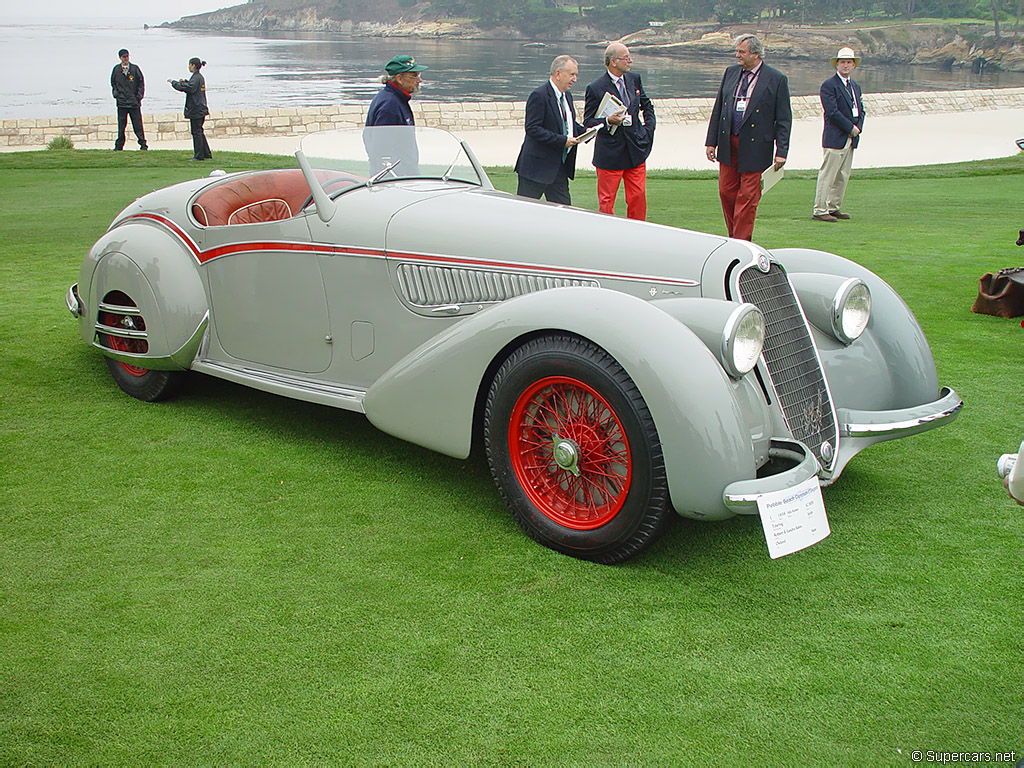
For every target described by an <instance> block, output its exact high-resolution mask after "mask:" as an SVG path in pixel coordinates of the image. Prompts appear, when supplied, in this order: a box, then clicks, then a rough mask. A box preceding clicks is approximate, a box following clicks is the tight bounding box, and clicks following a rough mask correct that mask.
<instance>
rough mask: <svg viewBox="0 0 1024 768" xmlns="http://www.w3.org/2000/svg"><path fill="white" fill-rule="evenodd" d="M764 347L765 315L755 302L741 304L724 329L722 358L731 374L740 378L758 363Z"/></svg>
mask: <svg viewBox="0 0 1024 768" xmlns="http://www.w3.org/2000/svg"><path fill="white" fill-rule="evenodd" d="M762 347H764V315H762V314H761V310H759V309H758V308H757V307H755V306H754V305H753V304H741V305H740V306H738V307H737V308H736V311H735V312H733V313H732V315H731V316H730V317H729V322H727V323H726V324H725V329H724V330H723V331H722V352H723V354H722V360H723V361H724V362H725V366H726V368H727V369H728V371H729V374H730V375H731V376H734V377H735V378H739V377H740V376H743V375H744V374H745V373H747V372H748V371H749V370H750V369H751V368H753V367H754V366H755V365H757V358H759V357H760V356H761V349H762Z"/></svg>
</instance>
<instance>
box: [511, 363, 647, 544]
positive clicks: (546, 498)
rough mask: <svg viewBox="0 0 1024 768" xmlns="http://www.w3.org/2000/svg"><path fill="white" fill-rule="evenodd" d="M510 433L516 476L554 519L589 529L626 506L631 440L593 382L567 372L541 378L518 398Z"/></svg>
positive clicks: (564, 523) (629, 476)
mask: <svg viewBox="0 0 1024 768" xmlns="http://www.w3.org/2000/svg"><path fill="white" fill-rule="evenodd" d="M508 440H509V446H510V454H511V457H512V467H513V469H514V470H515V473H516V477H517V479H518V480H519V482H520V484H521V485H522V486H523V488H524V489H525V490H526V493H527V495H528V496H529V497H530V499H531V501H533V503H534V504H535V505H536V506H537V508H538V509H539V510H540V511H541V512H542V513H543V514H545V515H547V516H548V517H550V518H551V519H552V520H554V521H555V522H557V523H559V524H560V525H564V526H566V527H568V528H574V529H577V530H589V529H593V528H597V527H599V526H601V525H604V524H605V523H606V522H608V520H610V519H611V518H612V517H614V516H615V515H616V514H617V513H618V512H619V510H620V509H622V505H623V504H624V503H625V500H626V495H627V492H628V490H629V483H630V479H631V477H632V469H631V467H632V465H631V461H630V453H629V441H628V440H627V439H626V435H625V431H624V429H623V427H622V423H621V422H620V421H619V418H618V416H616V414H615V412H614V411H613V410H612V409H611V406H609V405H608V403H607V401H606V400H605V399H604V398H603V397H601V395H600V394H598V393H597V392H596V391H595V390H594V389H593V388H592V387H589V386H587V385H586V384H584V383H583V382H581V381H579V380H577V379H573V378H570V377H567V376H552V377H547V378H544V379H541V380H539V381H537V382H536V383H535V384H534V385H533V386H531V387H530V388H528V389H527V390H526V391H524V392H523V394H522V395H521V396H520V397H519V400H518V401H517V402H516V405H515V408H514V409H513V411H512V419H511V421H510V422H509V434H508Z"/></svg>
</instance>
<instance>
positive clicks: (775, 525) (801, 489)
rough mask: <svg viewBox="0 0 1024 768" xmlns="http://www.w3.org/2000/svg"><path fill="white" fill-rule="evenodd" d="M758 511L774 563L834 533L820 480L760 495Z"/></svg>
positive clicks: (808, 480)
mask: <svg viewBox="0 0 1024 768" xmlns="http://www.w3.org/2000/svg"><path fill="white" fill-rule="evenodd" d="M757 511H758V512H759V513H760V514H761V526H762V527H763V528H764V537H765V540H766V541H767V542H768V554H769V555H771V558H772V560H774V559H775V558H778V557H782V556H783V555H791V554H793V553H794V552H798V551H800V550H801V549H805V548H807V547H809V546H811V544H817V543H818V542H819V541H821V540H822V539H824V538H825V537H826V536H828V535H829V534H830V533H832V530H831V529H830V528H829V527H828V518H827V517H826V516H825V502H824V500H823V499H822V498H821V486H820V485H819V484H818V478H816V477H809V478H808V479H807V480H805V481H804V482H802V483H800V485H796V486H793V487H792V488H787V489H785V490H784V491H772V492H771V493H766V494H764V495H763V496H760V497H759V498H758V500H757Z"/></svg>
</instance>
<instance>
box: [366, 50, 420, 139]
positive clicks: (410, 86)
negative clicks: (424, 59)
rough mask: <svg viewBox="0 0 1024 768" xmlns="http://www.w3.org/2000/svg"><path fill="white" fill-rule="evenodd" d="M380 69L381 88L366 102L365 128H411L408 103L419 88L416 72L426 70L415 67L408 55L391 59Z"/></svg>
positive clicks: (414, 62)
mask: <svg viewBox="0 0 1024 768" xmlns="http://www.w3.org/2000/svg"><path fill="white" fill-rule="evenodd" d="M384 69H385V71H386V72H387V74H386V75H382V76H381V82H382V83H384V87H383V88H381V89H380V91H379V92H378V93H377V95H376V96H374V97H373V101H371V102H370V109H369V111H368V112H367V113H366V125H367V126H368V127H369V126H374V125H415V124H416V123H415V121H414V120H413V117H412V108H411V107H410V106H409V100H410V99H411V98H412V95H413V94H414V93H416V91H418V90H419V89H420V83H421V82H422V80H421V76H420V72H422V71H423V70H425V69H426V67H425V66H423V65H422V64H417V63H416V59H414V58H413V57H412V56H395V57H394V58H393V59H391V61H389V62H388V63H387V64H386V65H385V67H384Z"/></svg>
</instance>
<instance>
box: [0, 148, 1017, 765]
mask: <svg viewBox="0 0 1024 768" xmlns="http://www.w3.org/2000/svg"><path fill="white" fill-rule="evenodd" d="M274 163H277V164H285V165H290V162H289V161H288V159H287V158H283V159H282V158H268V157H254V156H251V155H234V154H230V153H220V155H219V156H218V158H217V160H216V162H215V163H214V164H213V165H215V166H216V167H223V168H225V169H227V170H235V169H241V168H251V167H262V166H264V165H268V164H274ZM194 166H195V164H188V163H186V162H185V161H184V158H183V156H182V153H166V152H157V151H152V152H149V153H148V154H146V155H143V154H142V153H128V152H124V153H119V154H116V155H115V154H113V153H110V152H99V151H80V150H79V151H73V152H70V153H54V152H39V153H24V154H23V153H18V154H8V155H0V184H2V189H3V190H4V193H3V196H2V198H0V216H2V219H3V222H4V224H3V238H2V240H0V254H2V255H0V285H2V286H3V289H2V294H0V295H2V296H3V303H2V310H0V311H2V315H0V317H2V320H3V322H2V324H0V351H2V354H3V362H2V363H0V451H2V456H3V457H2V459H0V764H5V765H12V764H13V765H20V764H29V765H41V764H65V765H66V764H75V765H80V764H108V763H132V764H138V763H143V764H169V765H173V764H178V765H194V764H265V763H271V762H272V763H286V764H293V763H304V764H310V763H312V764H338V763H341V764H354V763H376V764H417V765H419V764H459V763H482V764H501V765H507V764H515V765H535V764H536V765H543V764H576V765H584V764H586V765H603V764H612V765H623V764H629V765H647V764H657V765H695V766H696V765H723V766H732V765H746V764H749V763H751V762H754V763H757V764H765V765H782V766H797V765H800V766H803V765H851V766H876V765H878V766H885V765H911V764H912V763H911V762H910V759H909V756H910V753H911V752H912V751H913V750H915V749H920V750H929V749H931V750H940V751H965V750H967V751H975V750H980V751H992V752H995V751H1004V752H1005V751H1010V750H1017V758H1016V759H1020V757H1022V756H1024V733H1022V722H1024V673H1022V665H1021V654H1022V647H1021V643H1022V641H1021V638H1022V637H1024V619H1022V611H1021V605H1022V604H1024V588H1022V579H1021V577H1020V571H1021V551H1022V541H1024V509H1021V508H1019V507H1017V506H1015V505H1013V504H1012V503H1011V502H1010V501H1009V500H1008V499H1007V498H1006V496H1005V494H1004V492H1003V491H1002V488H1001V486H1000V484H999V481H998V479H997V478H996V477H995V473H994V468H995V460H996V458H997V456H998V455H999V454H1000V453H1002V452H1006V451H1011V450H1015V449H1016V446H1017V444H1018V442H1019V440H1020V439H1021V438H1022V437H1024V419H1022V418H1021V416H1022V414H1024V389H1022V387H1021V346H1022V341H1024V330H1022V329H1021V327H1020V322H1019V321H1014V320H999V319H996V318H991V317H982V316H978V315H973V314H971V313H970V311H969V308H970V305H971V302H972V300H973V298H974V296H975V293H976V290H977V278H978V277H979V276H980V275H981V274H982V273H984V272H986V271H993V270H995V269H998V268H1000V267H1004V266H1013V265H1016V264H1020V263H1024V249H1016V250H1015V248H1014V246H1013V241H1014V239H1015V237H1016V230H1017V228H1018V226H1020V225H1021V224H1022V223H1024V220H1022V218H1021V216H1020V210H1021V207H1020V201H1021V196H1022V193H1024V184H1022V181H1024V160H1022V159H1021V158H1020V157H1017V158H1009V159H1006V160H998V161H988V162H985V163H972V164H963V165H956V166H941V167H934V168H915V169H900V170H891V171H882V170H875V171H868V170H856V169H855V170H854V174H853V179H852V181H851V183H850V189H849V193H848V196H847V205H846V206H845V208H846V210H848V211H849V212H850V213H851V214H852V216H853V218H852V219H851V220H850V221H847V222H840V223H837V224H822V223H819V222H814V221H811V219H810V213H811V202H812V198H813V193H814V175H813V174H812V173H798V172H794V173H791V174H789V175H788V176H787V179H786V180H785V182H784V183H783V184H780V185H779V186H778V187H776V188H775V189H773V190H772V191H771V193H769V195H767V196H766V197H765V199H764V201H763V203H762V206H761V211H760V215H759V217H758V222H757V226H756V228H755V237H757V238H758V240H759V242H761V243H762V244H764V245H766V246H768V247H777V246H811V247H818V248H821V249H824V250H829V251H834V252H837V253H841V254H843V255H845V256H848V257H850V258H852V259H854V260H856V261H858V262H860V263H863V264H864V265H866V266H867V267H869V268H871V269H873V270H874V271H876V272H878V273H879V274H880V275H881V276H882V277H883V278H884V279H886V280H887V281H888V282H889V283H890V284H892V285H893V286H894V287H895V288H896V289H897V290H898V291H899V292H900V293H901V295H902V296H903V297H904V298H905V300H906V301H907V302H908V304H909V305H910V307H911V308H912V309H913V311H914V313H915V314H916V315H917V317H918V318H919V320H920V321H921V323H922V325H923V326H924V329H925V331H926V333H927V335H928V338H929V340H930V342H931V345H932V350H933V352H934V354H935V357H936V361H937V364H938V368H939V372H940V381H941V382H942V383H944V384H949V385H951V386H953V387H955V388H956V389H957V390H958V391H959V392H960V394H961V395H962V396H963V397H964V400H965V401H966V407H965V409H964V411H963V412H962V414H961V417H960V418H959V419H958V420H957V421H956V422H955V423H954V424H953V425H951V426H949V427H947V428H945V429H941V430H936V431H933V432H930V433H927V434H924V435H921V436H919V437H915V438H910V439H907V440H900V441H894V442H891V443H885V444H882V445H879V446H875V447H873V448H871V449H869V450H868V451H866V452H865V453H863V454H861V455H860V456H858V457H857V458H856V459H855V460H854V461H853V463H852V464H851V465H850V466H849V467H848V469H847V471H846V472H845V473H844V475H843V477H842V478H841V479H840V480H839V481H838V482H837V483H836V484H835V485H833V486H832V487H830V488H828V489H825V491H824V498H825V504H826V507H827V509H828V514H829V519H830V522H831V526H832V530H833V533H832V535H831V536H830V537H829V538H828V539H826V540H825V541H823V542H821V543H820V544H818V545H816V546H814V547H812V548H810V549H808V550H805V551H803V552H800V553H798V554H795V555H793V556H790V557H787V558H783V559H780V560H777V561H772V560H770V559H769V558H768V555H767V550H766V546H765V542H764V538H763V535H762V533H761V528H760V524H759V523H758V521H757V519H756V518H736V519H733V520H730V521H726V522H721V523H695V522H691V521H683V520H680V521H679V523H678V524H677V525H675V526H674V527H673V528H672V530H671V531H670V532H669V533H668V535H667V536H666V537H665V538H664V539H663V540H662V541H661V542H660V543H659V544H658V545H656V546H655V547H654V548H653V550H651V551H650V552H648V553H646V554H645V555H643V556H641V557H639V558H637V559H635V560H633V561H631V562H629V563H627V564H625V565H623V566H617V567H602V566H597V565H592V564H588V563H584V562H580V561H576V560H573V559H571V558H568V557H564V556H560V555H557V554H555V553H553V552H550V551H548V550H546V549H544V548H542V547H540V546H538V545H537V544H535V543H533V542H532V541H531V540H529V539H528V538H527V537H526V536H524V535H523V534H522V533H521V532H520V531H519V529H518V528H517V526H516V525H515V523H514V522H513V521H512V519H511V517H510V516H509V515H508V514H507V513H506V511H505V510H504V509H503V508H502V505H501V503H500V501H499V499H498V495H497V493H496V492H495V490H494V489H493V486H492V484H491V481H490V478H489V476H488V473H487V470H486V466H485V463H484V462H483V461H482V460H481V459H480V458H479V457H474V458H473V459H471V460H469V461H467V462H460V461H456V460H453V459H449V458H446V457H443V456H439V455H437V454H433V453H430V452H428V451H426V450H424V449H420V448H418V447H416V446H413V445H409V444H406V443H403V442H400V441H398V440H396V439H393V438H391V437H389V436H387V435H384V434H382V433H380V432H377V431H376V430H374V429H373V428H372V427H370V426H369V424H368V423H367V422H366V421H365V419H363V418H362V417H360V416H358V415H356V414H351V413H347V412H343V411H338V410H332V409H328V408H323V407H319V406H314V405H309V404H304V403H297V402H292V401H288V400H285V399H282V398H278V397H274V396H271V395H267V394H263V393H260V392H255V391H252V390H248V389H244V388H241V387H238V386H235V385H232V384H229V383H226V382H222V381H219V380H216V379H212V378H208V377H202V376H198V375H196V376H193V377H192V378H191V379H190V383H189V386H188V388H187V389H186V391H185V393H184V394H183V395H182V396H181V397H179V398H178V399H176V400H174V401H172V402H169V403H164V404H159V405H150V404H145V403H141V402H138V401H135V400H133V399H131V398H128V397H127V396H125V395H122V394H121V393H120V391H119V390H117V388H116V387H115V386H114V384H113V382H112V381H111V379H110V377H109V375H108V373H107V370H106V367H105V366H104V364H103V362H102V360H101V359H100V358H98V357H97V356H95V355H94V354H92V353H91V352H90V351H89V350H88V349H87V348H86V346H85V345H84V344H82V342H81V341H80V339H79V338H78V335H77V332H76V330H75V326H74V322H73V321H72V319H71V317H70V316H69V315H68V313H67V310H66V309H65V308H64V304H63V297H64V292H65V291H66V289H67V287H68V285H69V284H71V283H72V282H74V281H75V280H76V279H77V276H78V267H79V264H80V261H81V258H82V256H83V255H84V254H85V252H86V250H87V249H88V248H89V246H90V245H91V244H92V242H94V241H95V240H96V239H97V238H98V237H99V236H100V235H101V234H102V232H103V231H104V229H105V228H106V226H107V224H108V223H109V221H110V220H111V218H112V217H113V216H114V215H115V214H116V213H117V212H118V211H119V210H120V209H121V208H122V207H124V206H125V205H126V204H127V203H129V202H130V201H131V200H133V199H134V198H135V197H137V196H138V195H140V194H143V193H145V192H148V191H150V190H152V189H155V188H158V187H162V186H165V185H167V184H170V183H173V182H176V181H181V180H184V179H187V178H190V177H193V176H195V175H197V174H199V173H203V172H206V171H208V170H209V167H208V166H204V167H203V168H196V167H194ZM494 179H495V182H496V184H497V185H498V186H500V187H502V188H506V189H510V188H511V187H512V186H513V185H514V176H513V175H512V174H511V173H510V172H509V171H508V170H507V169H505V170H496V171H495V173H494ZM649 191H650V217H651V219H653V220H655V221H658V222H662V223H667V224H672V225H676V226H686V227H690V228H693V229H702V230H706V231H711V232H718V233H722V232H724V224H723V222H722V220H721V210H720V208H719V204H718V198H717V189H716V183H715V180H714V176H713V174H711V173H708V172H692V173H670V172H664V173H652V174H651V178H650V180H649ZM573 196H574V200H575V201H576V202H577V204H579V205H583V206H585V207H589V208H596V197H595V191H594V179H593V175H592V174H587V173H581V174H580V178H579V179H578V180H577V181H576V182H575V183H574V185H573ZM619 205H620V207H621V205H622V202H621V199H620V203H619ZM642 248H643V243H630V244H624V245H623V260H624V262H626V261H628V259H629V257H630V253H631V252H633V251H634V250H642ZM694 406H695V407H700V404H699V403H695V404H694Z"/></svg>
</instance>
